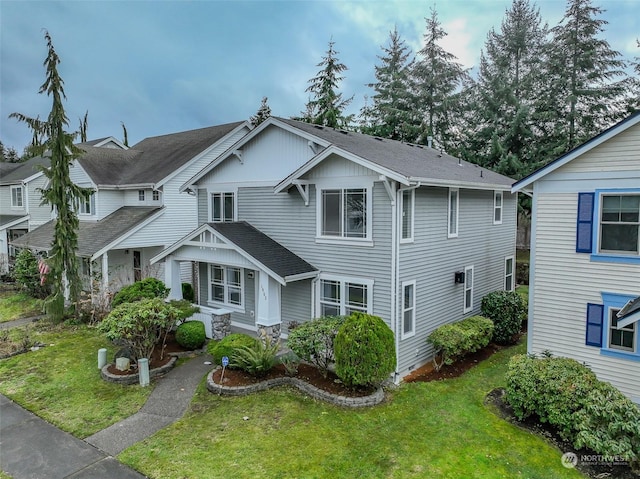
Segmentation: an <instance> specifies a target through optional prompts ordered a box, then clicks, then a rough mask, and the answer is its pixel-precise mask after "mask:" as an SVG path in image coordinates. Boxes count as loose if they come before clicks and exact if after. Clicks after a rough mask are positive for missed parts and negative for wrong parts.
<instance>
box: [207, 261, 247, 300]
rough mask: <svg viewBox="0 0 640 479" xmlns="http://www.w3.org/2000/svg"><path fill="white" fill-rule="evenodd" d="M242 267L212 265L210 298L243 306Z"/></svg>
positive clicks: (210, 271)
mask: <svg viewBox="0 0 640 479" xmlns="http://www.w3.org/2000/svg"><path fill="white" fill-rule="evenodd" d="M242 278H243V274H242V268H235V267H232V266H221V265H218V264H212V265H210V270H209V282H210V292H209V294H210V296H209V300H210V301H214V302H217V303H222V304H226V305H230V306H236V307H237V306H242V304H243V303H242V281H243V280H242Z"/></svg>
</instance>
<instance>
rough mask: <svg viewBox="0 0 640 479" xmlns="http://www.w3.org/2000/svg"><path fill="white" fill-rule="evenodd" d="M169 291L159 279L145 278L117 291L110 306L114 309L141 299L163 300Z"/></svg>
mask: <svg viewBox="0 0 640 479" xmlns="http://www.w3.org/2000/svg"><path fill="white" fill-rule="evenodd" d="M169 291H170V288H167V287H166V286H165V284H164V283H163V282H162V281H160V280H159V279H156V278H145V279H143V280H141V281H136V282H135V283H133V284H130V285H129V286H125V287H124V288H122V289H121V290H120V291H118V292H117V293H116V294H115V296H114V297H113V300H112V301H111V306H112V307H116V306H118V305H120V304H123V303H132V302H134V301H139V300H141V299H143V298H163V299H164V298H166V297H167V295H168V294H169Z"/></svg>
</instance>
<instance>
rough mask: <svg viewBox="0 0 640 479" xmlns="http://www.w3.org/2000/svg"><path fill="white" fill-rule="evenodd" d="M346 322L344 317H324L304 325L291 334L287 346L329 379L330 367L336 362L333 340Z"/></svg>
mask: <svg viewBox="0 0 640 479" xmlns="http://www.w3.org/2000/svg"><path fill="white" fill-rule="evenodd" d="M344 321H345V318H344V316H323V317H321V318H317V319H313V320H311V321H307V322H306V323H302V324H300V325H299V326H297V327H296V328H295V329H294V330H293V331H290V332H289V337H288V338H287V346H288V347H289V348H290V349H291V351H293V352H294V353H296V355H297V356H298V357H299V358H301V359H303V360H304V361H307V362H309V363H311V364H313V365H315V366H316V367H317V368H318V369H319V370H320V372H321V373H322V375H323V376H324V377H327V373H328V371H329V365H330V364H331V363H333V361H334V355H333V340H334V339H335V337H336V334H338V330H339V329H340V326H342V323H344Z"/></svg>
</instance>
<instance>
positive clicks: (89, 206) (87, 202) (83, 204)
mask: <svg viewBox="0 0 640 479" xmlns="http://www.w3.org/2000/svg"><path fill="white" fill-rule="evenodd" d="M93 195H94V193H91V194H90V195H89V196H88V197H87V198H81V199H80V210H79V213H80V214H81V215H93V214H95V198H94V196H93Z"/></svg>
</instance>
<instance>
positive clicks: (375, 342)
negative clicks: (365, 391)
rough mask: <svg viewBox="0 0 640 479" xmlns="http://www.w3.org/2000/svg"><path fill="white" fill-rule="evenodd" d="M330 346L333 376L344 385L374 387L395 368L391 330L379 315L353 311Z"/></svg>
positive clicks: (394, 352)
mask: <svg viewBox="0 0 640 479" xmlns="http://www.w3.org/2000/svg"><path fill="white" fill-rule="evenodd" d="M333 346H334V353H335V358H336V375H337V376H338V377H339V378H340V379H341V380H342V382H343V383H344V384H346V385H347V386H351V387H353V386H376V385H378V384H380V383H381V382H382V381H384V380H385V379H386V378H388V377H389V374H391V373H392V372H393V371H394V370H395V368H396V351H395V341H394V337H393V331H391V329H390V328H389V326H387V325H386V324H385V322H384V321H383V320H382V319H381V318H379V317H378V316H372V315H370V314H365V313H360V312H354V313H353V314H351V316H349V317H348V318H347V319H346V320H345V321H344V323H343V324H342V326H340V329H339V330H338V334H337V335H336V338H335V341H334V344H333Z"/></svg>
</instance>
